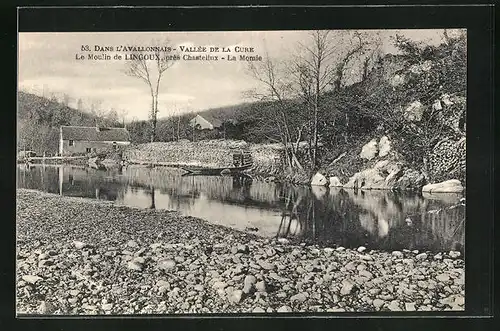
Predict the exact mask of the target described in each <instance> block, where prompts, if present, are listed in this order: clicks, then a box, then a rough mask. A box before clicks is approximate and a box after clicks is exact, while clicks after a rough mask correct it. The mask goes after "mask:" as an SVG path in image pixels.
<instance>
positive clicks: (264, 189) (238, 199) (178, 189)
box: [125, 167, 281, 208]
mask: <svg viewBox="0 0 500 331" xmlns="http://www.w3.org/2000/svg"><path fill="white" fill-rule="evenodd" d="M125 173H126V178H127V179H128V183H129V184H130V185H131V186H135V187H142V188H149V187H150V186H151V185H152V186H154V187H155V189H158V190H159V191H160V192H161V193H163V194H167V195H169V196H171V197H175V198H177V197H179V198H181V199H182V198H184V199H185V200H186V201H185V202H188V200H189V199H195V198H200V197H201V196H203V197H206V198H208V199H213V200H218V201H222V202H225V203H234V204H244V205H253V206H259V207H262V208H277V207H278V206H279V205H280V202H279V201H280V199H279V197H280V192H281V190H280V188H279V186H276V185H274V184H270V183H262V182H252V181H251V179H249V178H248V177H233V176H184V177H181V174H182V171H180V170H177V169H172V168H159V167H158V168H144V167H129V168H128V169H127V170H126V171H125Z"/></svg>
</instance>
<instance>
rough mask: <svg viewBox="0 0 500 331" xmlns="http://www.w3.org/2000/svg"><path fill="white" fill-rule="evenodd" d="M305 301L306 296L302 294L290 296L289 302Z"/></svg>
mask: <svg viewBox="0 0 500 331" xmlns="http://www.w3.org/2000/svg"><path fill="white" fill-rule="evenodd" d="M306 300H307V294H306V293H305V292H302V293H297V294H295V295H292V297H291V298H290V301H291V302H294V301H298V302H304V301H306Z"/></svg>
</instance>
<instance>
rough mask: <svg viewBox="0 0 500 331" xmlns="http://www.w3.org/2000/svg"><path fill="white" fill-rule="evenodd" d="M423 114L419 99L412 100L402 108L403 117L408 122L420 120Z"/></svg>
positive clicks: (422, 106)
mask: <svg viewBox="0 0 500 331" xmlns="http://www.w3.org/2000/svg"><path fill="white" fill-rule="evenodd" d="M423 115H424V105H422V103H421V102H420V101H418V100H417V101H414V102H412V103H411V104H410V105H409V106H408V107H406V108H405V110H404V118H405V119H406V120H407V121H409V122H420V121H421V120H422V116H423Z"/></svg>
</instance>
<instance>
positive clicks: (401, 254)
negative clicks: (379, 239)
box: [392, 251, 404, 259]
mask: <svg viewBox="0 0 500 331" xmlns="http://www.w3.org/2000/svg"><path fill="white" fill-rule="evenodd" d="M392 256H394V257H395V258H398V259H402V258H403V256H404V255H403V253H402V252H400V251H393V252H392Z"/></svg>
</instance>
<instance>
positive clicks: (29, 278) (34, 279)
mask: <svg viewBox="0 0 500 331" xmlns="http://www.w3.org/2000/svg"><path fill="white" fill-rule="evenodd" d="M21 278H22V279H23V280H24V281H25V282H27V283H30V284H35V283H36V282H37V281H39V280H42V277H39V276H34V275H25V276H22V277H21Z"/></svg>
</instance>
